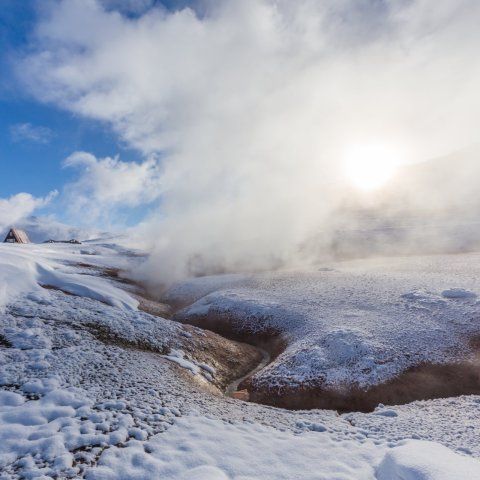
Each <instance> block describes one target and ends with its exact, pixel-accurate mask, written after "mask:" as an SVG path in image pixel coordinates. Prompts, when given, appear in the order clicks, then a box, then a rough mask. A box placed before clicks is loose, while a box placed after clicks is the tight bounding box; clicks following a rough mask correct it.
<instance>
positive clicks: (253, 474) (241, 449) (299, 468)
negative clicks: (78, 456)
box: [87, 417, 480, 480]
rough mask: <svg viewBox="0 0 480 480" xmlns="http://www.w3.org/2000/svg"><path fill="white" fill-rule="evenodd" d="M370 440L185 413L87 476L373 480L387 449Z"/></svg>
mask: <svg viewBox="0 0 480 480" xmlns="http://www.w3.org/2000/svg"><path fill="white" fill-rule="evenodd" d="M384 451H385V450H384V449H383V448H378V447H376V446H375V445H374V444H373V443H371V442H365V443H360V442H354V441H334V440H332V439H331V438H330V437H329V436H328V434H325V433H318V432H305V433H302V434H297V435H295V434H292V433H291V432H280V431H278V430H275V429H273V428H267V427H264V426H261V425H258V424H248V423H238V424H230V423H226V422H222V421H218V420H213V419H207V418H203V417H184V418H181V419H179V420H178V421H176V423H175V425H174V426H173V427H171V428H170V429H169V430H168V431H167V432H165V433H163V434H161V435H156V436H155V437H153V438H152V439H151V440H150V441H149V442H148V443H146V444H141V443H140V442H131V443H130V445H129V448H116V447H113V448H110V449H108V451H105V453H104V454H103V455H102V456H101V457H100V459H99V462H98V467H97V468H96V469H95V470H92V471H91V472H90V473H89V475H88V476H87V478H88V479H89V480H146V479H162V480H193V479H195V480H234V479H235V480H260V479H262V480H292V479H296V480H313V479H334V478H335V479H338V480H374V479H375V473H374V472H375V465H376V464H377V463H378V462H379V461H380V459H381V458H382V455H383V453H384ZM479 465H480V464H479Z"/></svg>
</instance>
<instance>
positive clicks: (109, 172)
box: [63, 152, 161, 223]
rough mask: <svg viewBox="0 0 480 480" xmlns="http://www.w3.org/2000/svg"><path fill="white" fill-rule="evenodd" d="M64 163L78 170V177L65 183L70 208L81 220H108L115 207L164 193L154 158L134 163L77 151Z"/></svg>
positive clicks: (151, 200)
mask: <svg viewBox="0 0 480 480" xmlns="http://www.w3.org/2000/svg"><path fill="white" fill-rule="evenodd" d="M63 165H64V167H70V168H76V169H77V170H78V171H79V174H78V178H77V179H76V180H75V181H74V182H73V183H70V184H68V185H66V187H65V195H66V201H67V204H68V208H69V210H70V212H71V213H73V214H74V215H76V216H77V218H78V219H79V220H80V221H82V223H94V222H95V221H98V220H102V221H106V220H108V221H109V216H110V215H111V214H112V211H114V210H116V209H118V208H121V207H136V206H139V205H141V204H145V203H150V202H153V201H154V200H156V199H157V198H158V197H159V196H160V193H161V189H160V170H159V167H158V164H157V161H156V160H155V159H154V158H150V159H148V160H145V161H144V162H142V163H135V162H122V161H121V160H120V159H119V158H118V157H114V158H110V157H106V158H100V159H97V158H96V157H95V156H94V155H92V154H90V153H87V152H75V153H73V154H72V155H70V156H69V157H68V158H67V159H66V160H65V161H64V163H63ZM87 212H88V214H87V215H86V216H85V215H84V214H85V213H87ZM82 217H83V218H82Z"/></svg>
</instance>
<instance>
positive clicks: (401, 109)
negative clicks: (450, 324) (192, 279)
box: [17, 0, 480, 285]
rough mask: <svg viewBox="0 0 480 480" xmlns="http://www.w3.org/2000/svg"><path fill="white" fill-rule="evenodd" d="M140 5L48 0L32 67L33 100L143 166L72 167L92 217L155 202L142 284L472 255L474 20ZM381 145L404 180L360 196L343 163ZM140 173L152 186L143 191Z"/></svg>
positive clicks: (406, 12) (384, 4)
mask: <svg viewBox="0 0 480 480" xmlns="http://www.w3.org/2000/svg"><path fill="white" fill-rule="evenodd" d="M145 5H146V6H145V10H142V11H141V12H136V14H135V15H132V14H129V15H127V14H125V13H124V11H121V10H116V9H115V8H113V7H112V4H111V2H110V3H109V5H108V8H107V5H106V4H105V3H103V2H100V1H95V0H70V1H67V0H66V1H54V2H51V3H50V4H49V6H48V7H45V9H44V10H43V11H41V12H40V21H39V23H38V25H37V28H36V31H35V34H34V37H33V39H32V45H31V49H29V50H28V51H27V52H25V54H24V56H23V58H22V60H21V61H20V62H19V63H18V65H17V71H18V76H19V79H20V80H21V82H22V83H23V84H24V85H25V86H26V87H27V88H28V90H29V91H30V92H31V93H32V94H33V95H34V96H35V97H36V98H37V99H39V100H41V101H44V102H47V103H51V104H55V105H57V106H59V107H61V108H64V109H67V110H69V111H72V112H74V113H75V114H77V115H82V116H85V117H88V118H93V119H97V120H100V121H102V122H105V123H107V124H108V125H110V126H111V128H112V129H113V130H114V131H115V132H116V134H117V135H118V136H119V137H120V138H121V140H122V141H123V142H125V143H126V144H127V145H129V146H131V147H133V148H135V149H137V150H138V151H139V152H141V154H142V156H143V158H144V159H145V160H144V163H143V164H138V165H137V168H132V169H130V168H128V169H127V168H126V167H125V165H124V164H123V163H122V162H121V161H120V160H119V159H115V161H112V160H111V159H110V161H105V159H103V160H101V159H100V160H96V159H95V158H94V157H93V156H91V155H90V154H82V155H81V156H80V157H79V156H78V155H77V156H75V157H72V158H75V159H78V158H81V159H83V160H82V161H78V160H77V161H75V167H76V168H78V169H80V170H81V169H82V168H83V171H82V170H81V171H80V173H79V180H78V182H77V183H76V184H75V189H74V191H75V198H76V199H77V200H78V202H79V205H81V209H82V210H83V211H85V209H87V210H88V209H90V210H91V211H94V212H105V211H109V209H111V208H112V205H114V204H115V201H120V202H124V203H125V202H127V203H128V204H129V205H138V204H142V203H146V202H151V201H153V199H154V200H155V201H156V202H157V203H156V207H155V208H154V209H153V210H152V211H151V213H150V214H149V215H148V217H147V218H145V220H144V221H143V222H142V223H141V224H140V225H138V226H137V227H136V228H135V229H134V230H133V235H134V239H135V240H134V241H135V243H136V244H137V245H139V246H142V247H144V248H147V249H148V251H149V252H150V256H149V260H148V261H147V262H146V263H145V265H144V266H143V268H142V272H141V275H142V278H144V279H146V280H147V281H149V282H150V283H151V284H154V285H159V284H162V283H164V282H171V281H175V280H177V279H180V278H183V277H186V276H190V275H199V274H206V273H215V272H224V271H247V270H257V269H270V268H280V267H292V266H299V265H311V264H313V263H316V262H319V261H322V260H324V259H329V258H338V257H351V256H356V255H366V254H370V253H392V252H393V253H405V252H413V251H417V250H422V251H429V250H431V251H438V250H442V249H447V250H454V249H455V248H456V246H457V243H458V245H460V247H459V248H467V247H465V241H464V238H463V235H460V236H461V237H462V240H461V241H460V242H458V238H457V237H458V235H457V234H458V229H457V227H456V225H458V224H463V225H464V224H465V223H467V224H469V225H471V221H472V219H474V218H475V213H476V212H478V211H480V208H479V206H480V195H479V193H478V190H479V189H478V188H477V187H478V183H479V181H478V178H479V176H478V173H480V172H479V170H480V167H477V165H478V163H479V162H478V160H477V159H478V156H477V152H478V147H477V146H476V145H477V142H478V133H477V125H478V124H479V122H480V108H479V107H480V95H479V94H478V85H479V84H480V63H479V62H478V46H479V45H480V30H479V29H478V21H479V19H480V4H479V2H477V1H475V0H460V1H455V2H453V1H447V0H436V1H434V0H409V1H403V0H391V1H375V0H361V1H358V0H355V1H354V0H341V1H322V2H319V1H309V0H299V1H297V2H289V1H286V0H277V1H274V0H245V1H241V2H240V1H229V0H226V1H206V2H195V3H194V4H192V7H191V8H184V9H181V10H177V11H173V12H172V11H167V10H165V9H163V8H162V7H159V6H157V7H155V6H150V7H148V5H150V3H149V2H145ZM369 144H380V145H385V146H387V148H388V149H389V151H392V152H395V155H396V157H398V159H399V163H400V165H399V166H398V168H397V174H396V175H395V176H394V177H393V178H392V179H391V181H390V182H387V183H386V184H385V185H384V186H383V188H380V189H377V190H376V191H374V192H362V191H358V190H357V189H355V187H354V186H352V185H351V183H350V182H349V180H348V176H347V175H346V174H345V169H344V163H345V152H346V151H347V150H349V149H351V148H352V146H353V147H354V146H356V145H360V146H361V145H369ZM114 153H115V152H112V155H114ZM86 155H90V156H88V157H87V156H86ZM448 155H453V156H450V157H448ZM438 157H443V160H442V161H438V162H437V161H436V160H435V159H436V158H438ZM85 158H87V159H88V162H87V161H85ZM445 158H450V160H445ZM432 159H433V160H432ZM425 160H430V161H429V162H428V163H426V164H423V165H422V166H420V165H416V164H417V163H418V162H422V161H425ZM72 163H73V162H72V160H70V165H71V164H72ZM95 165H96V166H97V167H95V168H93V167H92V166H95ZM100 166H101V168H100ZM120 168H121V169H122V172H127V174H126V175H123V176H122V177H120V176H119V175H118V170H119V169H120ZM109 169H111V176H110V175H109ZM96 170H98V171H100V170H101V177H100V176H98V178H97V177H95V178H92V177H94V176H95V171H96ZM130 171H133V172H139V173H141V175H140V174H138V175H137V174H135V180H134V181H133V180H132V181H131V182H130V180H129V178H128V177H129V175H130V173H128V172H130ZM85 178H88V179H89V180H88V182H85ZM112 178H121V182H123V183H118V184H116V185H115V186H114V187H113V186H112V180H111V179H112ZM439 178H440V180H439ZM455 178H457V179H458V180H457V181H455V180H454V179H455ZM87 184H88V185H87ZM92 184H94V185H95V189H94V191H92V188H91V187H90V185H92ZM85 185H87V186H85ZM122 185H125V187H124V188H123V187H122ZM123 190H125V192H123ZM112 191H114V192H115V195H113V194H110V193H109V192H112ZM92 192H93V193H92ZM145 192H147V194H146V193H145ZM103 206H105V209H103ZM77 210H78V209H77ZM94 217H95V218H96V219H97V220H98V218H100V217H101V216H100V214H97V213H96V214H95V215H94ZM452 218H453V222H452ZM104 221H106V220H105V219H104ZM426 222H427V223H429V225H431V226H432V229H431V230H429V232H430V233H428V235H427V236H426V237H425V236H422V235H423V233H425V232H426V230H425V228H424V227H425V224H426ZM444 225H447V226H448V228H444V227H443V226H444ZM467 230H468V232H469V231H470V230H469V229H468V228H467ZM372 231H373V232H374V234H373V237H372V234H371V232H372ZM345 232H347V233H345ZM352 232H353V233H352ZM359 232H360V233H359ZM365 232H370V233H369V234H368V235H367V234H365ZM375 232H376V233H375ZM468 232H466V235H467V234H468ZM475 232H476V230H475ZM475 232H473V233H475ZM365 235H366V236H365ZM364 237H365V238H364ZM372 238H374V241H372V240H371V239H372ZM359 239H360V240H362V241H359ZM425 239H428V241H426V240H425ZM467 243H468V242H467ZM419 244H421V245H419Z"/></svg>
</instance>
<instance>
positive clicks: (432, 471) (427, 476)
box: [377, 441, 480, 480]
mask: <svg viewBox="0 0 480 480" xmlns="http://www.w3.org/2000/svg"><path fill="white" fill-rule="evenodd" d="M377 479H378V480H467V479H468V480H480V462H478V461H476V460H473V459H471V458H468V457H463V456H460V455H458V454H456V453H454V452H452V451H451V450H449V449H448V448H446V447H444V446H443V445H439V444H438V443H433V442H420V441H412V442H408V443H406V444H405V445H403V446H401V447H396V448H393V449H392V450H390V451H389V452H388V453H387V454H386V455H385V458H384V459H383V460H382V463H381V464H380V466H379V467H378V471H377Z"/></svg>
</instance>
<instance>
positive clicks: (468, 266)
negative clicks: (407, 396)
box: [165, 253, 480, 388]
mask: <svg viewBox="0 0 480 480" xmlns="http://www.w3.org/2000/svg"><path fill="white" fill-rule="evenodd" d="M478 292H480V254H478V253H470V254H456V255H432V256H419V257H397V258H381V259H368V260H355V261H344V262H337V263H332V264H329V265H328V266H320V267H319V268H317V269H304V270H297V271H279V272H267V273H258V274H254V275H244V276H243V277H241V278H240V277H239V276H238V275H237V276H235V277H233V278H232V277H231V276H221V275H219V276H215V277H206V278H197V279H194V280H188V281H186V282H183V283H180V284H178V285H174V286H173V287H172V288H171V289H170V291H169V292H167V294H166V295H165V298H166V299H167V300H170V301H172V302H173V303H175V302H177V303H180V300H179V299H180V298H190V299H191V304H190V305H186V306H185V308H184V309H183V310H182V311H180V312H179V313H178V314H177V316H176V318H177V319H179V320H180V321H182V322H186V323H193V324H195V325H200V326H201V325H202V319H203V318H204V317H206V316H208V317H209V322H211V321H212V318H213V319H217V320H216V321H217V322H218V324H219V330H221V329H222V328H223V327H224V325H222V322H223V324H224V323H228V324H229V326H230V328H233V330H235V331H237V332H243V333H251V332H253V333H262V332H266V331H275V332H277V333H278V334H281V335H283V337H284V338H285V339H286V341H287V343H288V346H287V348H286V350H285V351H284V352H283V353H282V354H281V355H280V356H278V357H277V358H276V360H275V361H274V362H273V363H271V364H270V365H269V366H268V367H267V368H266V369H263V370H262V371H261V372H259V373H257V374H256V375H255V377H254V383H255V384H256V385H258V386H261V385H269V386H270V387H272V388H276V387H279V388H281V387H283V386H296V385H305V383H311V384H313V385H315V384H318V383H319V382H320V383H322V384H324V385H327V386H332V387H342V386H345V385H353V384H356V385H358V386H359V387H361V388H368V387H370V386H373V385H378V384H380V383H383V382H386V381H388V380H389V379H392V378H394V377H396V376H397V375H399V374H400V373H402V372H404V371H405V370H407V369H409V368H411V367H413V366H416V365H419V364H422V363H449V362H450V363H454V362H458V361H469V360H471V359H472V358H473V355H474V351H473V349H472V345H471V344H470V342H469V339H471V338H473V337H475V336H477V335H479V334H480V324H479V323H478V321H477V318H478V316H479V315H480V302H479V301H478V300H477V294H478ZM209 328H212V325H211V324H210V325H209Z"/></svg>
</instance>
